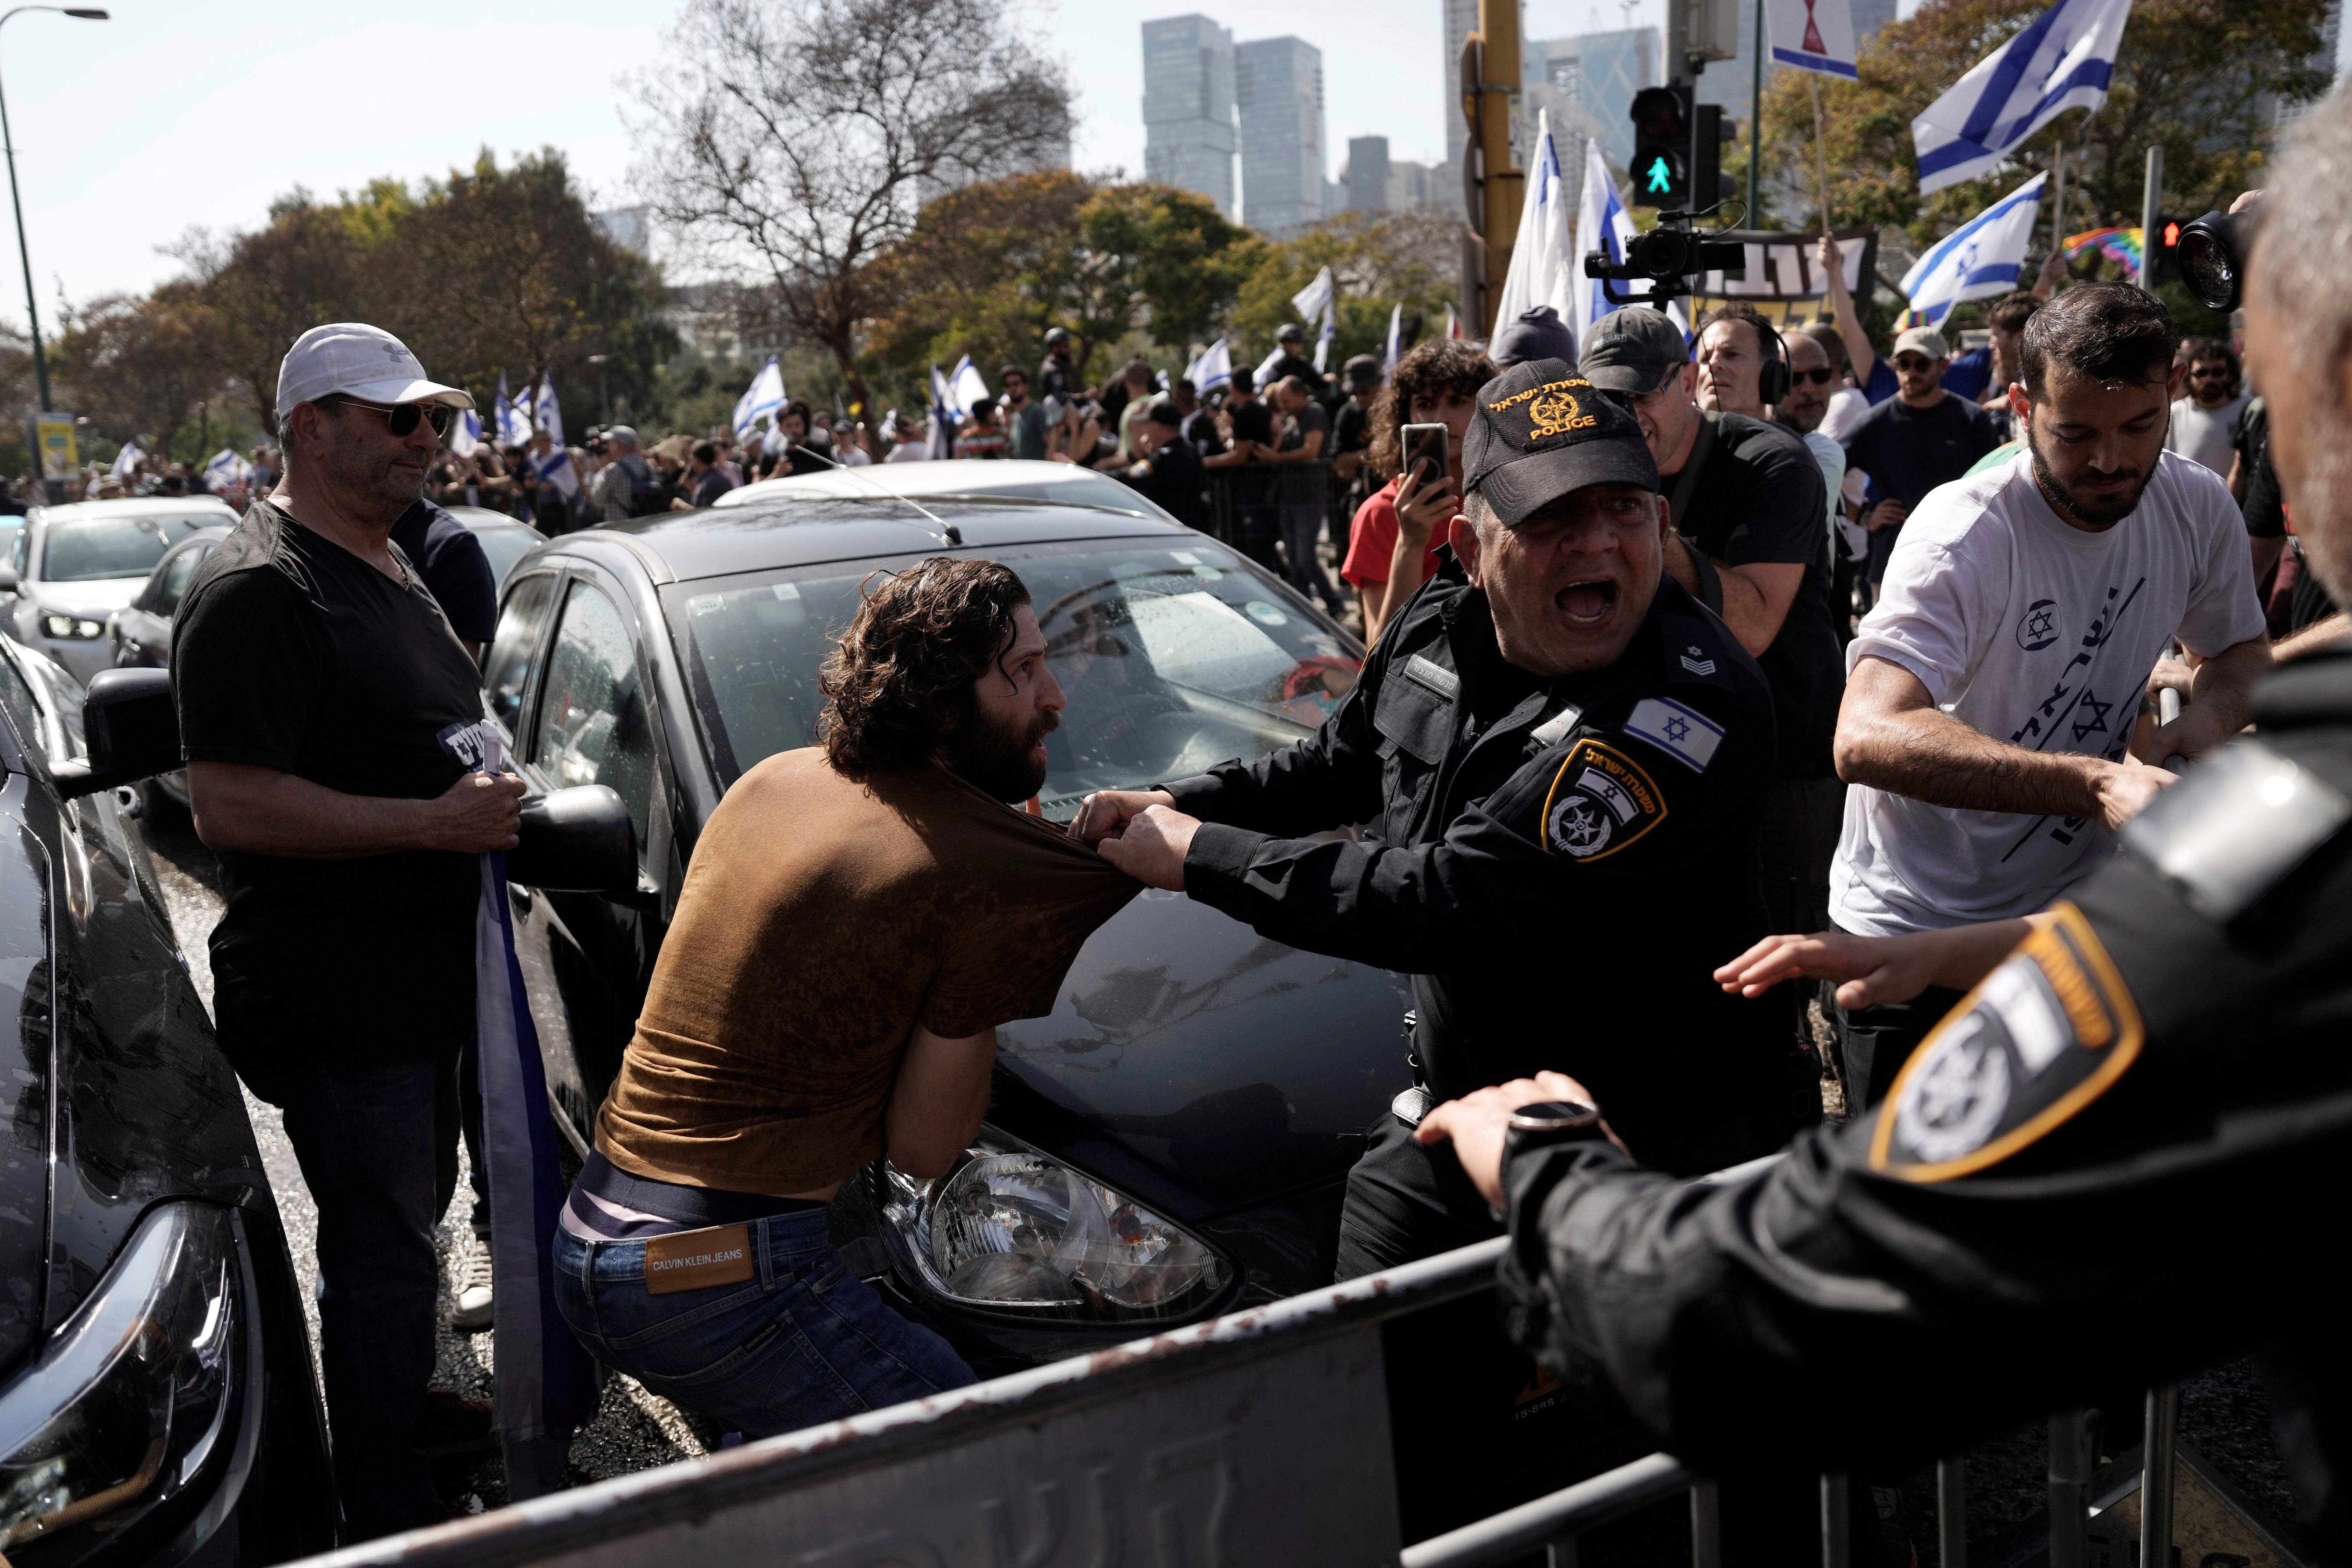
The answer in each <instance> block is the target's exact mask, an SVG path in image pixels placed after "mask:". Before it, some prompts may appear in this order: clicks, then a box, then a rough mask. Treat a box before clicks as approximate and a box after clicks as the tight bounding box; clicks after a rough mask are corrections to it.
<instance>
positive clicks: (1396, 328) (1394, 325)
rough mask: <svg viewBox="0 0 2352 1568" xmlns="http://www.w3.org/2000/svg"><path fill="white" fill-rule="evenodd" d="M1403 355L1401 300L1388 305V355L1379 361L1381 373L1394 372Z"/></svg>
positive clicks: (1402, 311)
mask: <svg viewBox="0 0 2352 1568" xmlns="http://www.w3.org/2000/svg"><path fill="white" fill-rule="evenodd" d="M1403 356H1404V304H1403V302H1402V300H1400V301H1399V302H1398V303H1396V304H1393V305H1391V306H1390V307H1389V347H1388V356H1387V358H1386V359H1384V360H1383V361H1382V362H1381V374H1383V375H1394V374H1396V362H1397V361H1398V360H1399V359H1402V357H1403Z"/></svg>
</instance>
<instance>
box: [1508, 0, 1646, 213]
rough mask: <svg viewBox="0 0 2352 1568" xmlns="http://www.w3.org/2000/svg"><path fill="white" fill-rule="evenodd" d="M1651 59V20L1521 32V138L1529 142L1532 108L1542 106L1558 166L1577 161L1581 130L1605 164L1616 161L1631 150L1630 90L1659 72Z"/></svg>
mask: <svg viewBox="0 0 2352 1568" xmlns="http://www.w3.org/2000/svg"><path fill="white" fill-rule="evenodd" d="M1657 62H1658V34H1657V30H1656V29H1655V28H1653V27H1631V28H1625V29H1622V30H1620V31H1617V32H1609V33H1586V34H1583V35H1582V36H1580V37H1573V38H1530V39H1528V40H1526V41H1525V42H1523V43H1522V44H1521V45H1520V46H1519V72H1520V77H1521V81H1520V89H1519V109H1520V114H1521V117H1522V118H1523V119H1524V121H1526V123H1525V125H1524V126H1523V127H1522V130H1521V140H1522V141H1523V142H1526V143H1527V144H1528V146H1533V145H1534V142H1535V125H1536V111H1537V110H1539V109H1540V110H1547V111H1549V114H1550V115H1551V124H1552V140H1553V142H1554V143H1555V144H1556V145H1557V146H1558V147H1559V161H1560V166H1561V168H1562V169H1563V170H1567V169H1569V168H1570V166H1571V165H1574V164H1580V163H1582V162H1583V159H1584V140H1585V138H1586V137H1588V136H1589V137H1591V138H1593V139H1594V140H1596V141H1598V142H1600V143H1601V156H1602V157H1603V158H1605V159H1607V160H1608V162H1609V163H1610V165H1611V166H1612V168H1617V169H1622V168H1623V167H1625V165H1626V163H1628V162H1629V161H1631V160H1632V158H1633V121H1632V120H1631V119H1630V118H1628V117H1629V115H1630V114H1631V112H1632V110H1633V95H1634V94H1635V93H1637V92H1639V91H1641V90H1642V89H1643V88H1645V87H1648V86H1650V85H1652V84H1653V83H1654V82H1655V81H1656V80H1657V79H1658V78H1657V76H1656V75H1655V74H1654V72H1655V71H1656V69H1657ZM1576 177H1577V176H1574V175H1571V176H1570V178H1571V181H1573V180H1574V179H1575V178H1576Z"/></svg>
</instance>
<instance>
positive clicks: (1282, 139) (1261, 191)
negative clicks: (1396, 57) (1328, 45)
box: [1234, 37, 1325, 234]
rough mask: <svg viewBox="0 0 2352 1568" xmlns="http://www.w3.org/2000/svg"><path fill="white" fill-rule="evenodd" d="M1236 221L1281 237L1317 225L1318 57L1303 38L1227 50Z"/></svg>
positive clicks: (1320, 193)
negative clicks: (1238, 198) (1236, 142)
mask: <svg viewBox="0 0 2352 1568" xmlns="http://www.w3.org/2000/svg"><path fill="white" fill-rule="evenodd" d="M1234 100H1235V102H1236V103H1237V104H1238V105H1239V107H1240V109H1241V124H1242V134H1241V153H1242V221H1244V223H1246V224H1248V225H1249V226H1251V227H1252V228H1255V229H1260V230H1263V231H1264V232H1265V233H1267V234H1286V233H1289V232H1291V231H1293V230H1296V229H1298V228H1300V227H1303V226H1306V225H1307V224H1311V223H1318V222H1320V221H1321V220H1322V217H1323V216H1324V215H1323V198H1324V190H1323V186H1324V166H1325V165H1324V158H1323V51H1322V50H1320V49H1318V48H1317V47H1314V46H1313V45H1312V44H1309V43H1307V41H1306V40H1305V39H1303V38H1291V37H1284V38H1255V39H1252V40H1251V41H1250V42H1248V43H1245V44H1237V45H1235V46H1234Z"/></svg>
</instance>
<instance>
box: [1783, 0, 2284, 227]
mask: <svg viewBox="0 0 2352 1568" xmlns="http://www.w3.org/2000/svg"><path fill="white" fill-rule="evenodd" d="M2047 8H2048V6H2047V0H1927V4H1926V5H1922V6H1920V8H1919V10H1918V12H1917V13H1916V15H1914V16H1911V17H1909V18H1908V19H1907V20H1904V21H1899V22H1894V23H1890V24H1888V25H1887V26H1885V27H1884V28H1882V29H1880V31H1879V32H1878V34H1877V36H1876V37H1874V38H1873V39H1872V40H1871V41H1870V43H1869V44H1868V45H1866V46H1865V47H1864V49H1863V52H1862V56H1861V59H1860V61H1859V66H1860V75H1859V79H1857V80H1855V81H1852V82H1847V81H1841V80H1837V79H1823V78H1818V77H1817V78H1813V79H1812V81H1814V82H1816V83H1818V85H1819V87H1820V89H1821V96H1822V115H1823V118H1824V122H1825V123H1824V131H1823V135H1822V142H1823V148H1824V151H1825V152H1826V153H1827V158H1828V163H1829V170H1830V175H1831V179H1832V190H1831V193H1830V197H1831V205H1832V214H1833V216H1834V219H1835V221H1836V222H1837V223H1839V224H1841V225H1845V224H1853V223H1871V224H1877V225H1880V226H1886V227H1896V228H1902V229H1905V230H1906V231H1907V232H1908V233H1909V235H1910V237H1911V238H1912V239H1913V241H1914V242H1916V243H1917V244H1919V245H1922V246H1924V245H1927V244H1931V243H1933V241H1934V240H1935V239H1936V238H1937V237H1938V236H1940V235H1942V234H1945V233H1947V232H1948V231H1949V230H1950V229H1952V228H1953V227H1954V226H1957V225H1958V224H1959V223H1962V222H1964V221H1966V220H1967V219H1968V218H1969V217H1970V216H1973V215H1975V214H1976V213H1977V212H1979V211H1980V210H1981V209H1982V208H1984V207H1985V206H1987V205H1990V203H1992V202H1994V201H1996V200H1998V199H2000V196H2001V195H2005V194H2006V193H2007V192H2009V191H2011V190H2012V189H2014V188H2015V187H2016V186H2018V185H2019V184H2023V183H2024V182H2025V181H2026V180H2027V179H2029V178H2031V177H2032V175H2033V174H2035V173H2037V172H2038V171H2041V170H2043V169H2046V168H2048V167H2049V166H2050V163H2051V154H2052V152H2053V149H2054V148H2055V147H2056V146H2057V145H2058V144H2059V142H2061V140H2062V139H2063V142H2064V144H2065V149H2066V158H2065V164H2066V167H2065V178H2066V220H2065V221H2066V226H2067V228H2068V229H2069V230H2074V231H2079V230H2082V229H2086V228H2095V227H2098V226H2104V225H2107V224H2137V222H2138V221H2139V207H2140V185H2141V174H2142V169H2143V161H2144V158H2145V155H2146V153H2147V148H2149V147H2150V146H2161V147H2162V148H2163V149H2164V168H2165V186H2166V189H2167V190H2168V191H2169V192H2172V193H2175V194H2173V195H2168V197H2167V198H2166V207H2167V210H2168V211H2172V212H2176V213H2189V214H2194V213H2198V212H2202V211H2204V210H2206V209H2207V208H2209V207H2216V206H2227V205H2229V202H2230V200H2231V197H2233V196H2235V195H2237V193H2238V192H2240V191H2241V190H2244V189H2246V188H2248V187H2249V186H2252V185H2257V184H2261V174H2260V171H2261V168H2262V165H2263V160H2264V157H2265V153H2264V151H2263V149H2264V145H2265V143H2266V142H2268V141H2269V139H2270V134H2271V106H2272V105H2273V103H2275V102H2277V101H2279V100H2303V99H2309V98H2315V97H2316V96H2318V95H2319V94H2320V93H2322V92H2324V91H2325V90H2326V87H2327V80H2326V73H2325V72H2324V71H2321V70H2317V69H2315V68H2314V67H2313V64H2312V61H2313V57H2314V56H2315V54H2316V53H2317V51H2318V49H2319V47H2320V24H2321V22H2322V20H2323V18H2324V16H2325V13H2326V4H2325V0H2137V5H2134V7H2133V9H2132V15H2131V21H2130V23H2129V24H2128V25H2127V26H2126V27H2125V29H2124V37H2123V47H2122V50H2121V52H2120V53H2119V54H2118V56H2117V58H2116V69H2115V74H2114V77H2113V79H2112V80H2111V82H2110V84H2109V87H2108V91H2107V101H2106V105H2105V108H2103V109H2101V110H2099V111H2098V112H2097V113H2096V114H2095V115H2089V116H2085V115H2084V114H2083V113H2081V112H2079V111H2073V110H2070V111H2068V112H2067V113H2065V114H2063V115H2061V116H2059V117H2058V119H2057V120H2056V121H2053V123H2051V124H2049V125H2046V126H2044V127H2042V130H2041V131H2040V132H2036V133H2035V134H2034V135H2033V136H2032V138H2031V139H2029V140H2028V142H2026V143H2025V145H2024V146H2022V147H2021V148H2019V149H2018V150H2017V152H2016V153H2014V154H2012V156H2011V159H2010V160H2009V162H2008V163H2006V164H2005V165H2003V166H2002V167H2001V168H2000V169H1999V170H1997V171H1996V172H1995V173H1994V174H1990V175H1989V176H1987V177H1985V178H1983V179H1979V180H1973V181H1970V182H1968V183H1967V184H1959V185H1954V186H1950V187H1948V188H1946V189H1944V190H1941V191H1937V193H1935V194H1934V195H1930V196H1927V197H1925V198H1923V197H1922V196H1921V195H1919V176H1918V163H1917V159H1916V153H1915V151H1914V148H1913V146H1912V142H1911V121H1912V120H1913V119H1914V118H1915V117H1916V115H1918V114H1919V113H1920V112H1921V111H1922V110H1925V109H1926V108H1927V106H1928V105H1929V104H1930V103H1932V102H1934V101H1935V100H1936V99H1937V97H1939V96H1941V94H1942V93H1943V92H1944V90H1945V89H1947V88H1948V87H1950V86H1951V84H1952V83H1953V82H1955V81H1957V80H1958V79H1959V78H1960V77H1961V76H1962V75H1964V74H1965V73H1966V72H1967V71H1968V70H1969V68H1970V67H1972V66H1974V65H1975V64H1976V63H1977V62H1978V61H1979V60H1980V59H1982V58H1985V56H1987V55H1989V54H1990V53H1992V52H1993V50H1995V49H1996V48H1998V47H2000V45H2001V44H2002V43H2003V42H2004V41H2006V40H2007V39H2009V38H2010V37H2014V36H2015V35H2016V34H2017V33H2018V32H2020V31H2021V30H2022V29H2023V28H2024V26H2026V24H2027V23H2028V22H2030V21H2031V20H2032V18H2033V17H2035V16H2038V15H2040V14H2041V13H2042V11H2044V10H2045V9H2047ZM1764 163H1765V165H1766V167H1767V168H1768V169H1769V170H1770V171H1771V174H1772V176H1773V179H1774V183H1775V184H1776V185H1777V186H1778V187H1779V189H1780V192H1781V193H1783V194H1784V195H1793V194H1794V193H1799V192H1801V193H1802V195H1801V196H1797V198H1796V203H1795V205H1796V210H1797V211H1798V212H1801V213H1802V214H1803V215H1804V216H1802V217H1801V218H1799V219H1797V220H1796V221H1799V222H1802V223H1805V224H1807V225H1812V224H1817V223H1818V222H1819V221H1820V216H1819V212H1820V208H1819V195H1818V191H1819V181H1818V179H1817V177H1816V174H1815V173H1814V156H1813V115H1812V100H1811V97H1810V95H1809V93H1808V90H1807V80H1806V79H1805V77H1804V73H1801V72H1798V71H1783V72H1781V73H1780V76H1779V77H1778V78H1777V79H1775V80H1774V81H1773V82H1772V83H1771V85H1770V86H1769V87H1768V88H1767V89H1765V100H1764Z"/></svg>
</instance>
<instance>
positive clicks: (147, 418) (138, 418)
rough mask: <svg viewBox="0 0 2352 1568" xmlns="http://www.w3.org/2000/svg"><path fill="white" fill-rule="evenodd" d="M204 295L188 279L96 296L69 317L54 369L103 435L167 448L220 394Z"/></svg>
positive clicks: (218, 364)
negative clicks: (136, 292) (138, 293)
mask: <svg viewBox="0 0 2352 1568" xmlns="http://www.w3.org/2000/svg"><path fill="white" fill-rule="evenodd" d="M199 294H200V290H199V289H198V288H197V286H196V285H194V284H193V283H190V282H188V281H186V280H184V279H183V280H178V281H174V282H171V283H166V284H164V285H163V287H162V288H160V289H156V290H155V291H154V292H153V293H152V294H149V295H146V296H144V297H131V296H126V295H111V296H109V297H107V298H104V299H100V300H95V301H93V302H91V303H90V304H89V305H88V306H85V307H83V308H82V309H80V310H76V311H75V312H74V313H73V314H72V316H71V317H70V319H68V321H67V323H66V329H65V331H64V332H63V333H62V334H61V335H60V336H59V337H58V344H57V350H56V357H55V359H54V361H53V363H52V369H53V372H54V374H56V376H57V378H58V383H59V384H61V385H63V386H65V387H67V388H68V389H69V395H70V396H71V399H72V405H73V406H74V407H75V408H76V409H78V410H79V412H81V413H83V414H85V415H87V416H89V420H90V424H91V426H93V427H94V429H95V430H96V432H97V433H98V434H100V435H103V436H105V437H109V438H110V439H111V440H113V441H116V442H118V443H120V442H126V441H131V440H133V439H135V440H138V441H139V442H141V443H142V445H144V446H148V447H152V449H153V450H154V451H156V452H168V451H169V450H170V449H171V446H172V440H173V437H174V436H176V435H177V434H178V433H179V430H180V427H181V426H183V425H184V424H185V423H187V422H188V420H189V419H190V418H191V417H192V416H194V412H195V407H196V405H197V404H198V403H201V402H204V401H206V400H207V399H211V398H214V397H216V396H218V395H219V393H220V389H221V384H222V383H223V381H224V380H225V379H226V377H225V374H224V373H223V370H222V368H221V360H220V356H219V353H218V345H217V343H216V342H215V341H214V333H213V332H212V331H211V317H210V313H209V312H208V311H207V310H205V306H204V302H203V300H201V299H200V298H199Z"/></svg>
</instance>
